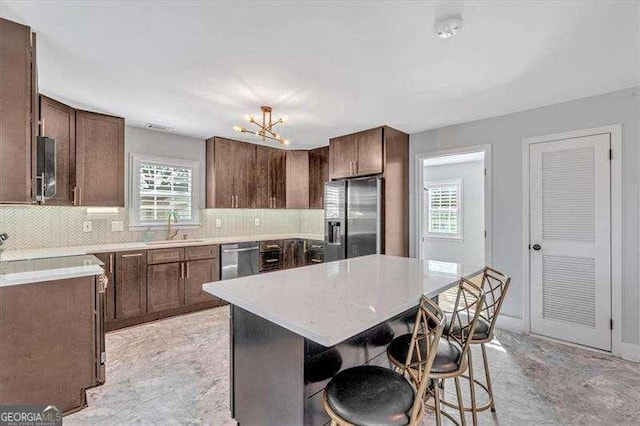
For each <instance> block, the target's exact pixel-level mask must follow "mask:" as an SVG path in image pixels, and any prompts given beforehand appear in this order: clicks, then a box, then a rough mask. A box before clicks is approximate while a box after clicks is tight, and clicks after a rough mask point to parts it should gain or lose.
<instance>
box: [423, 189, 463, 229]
mask: <svg viewBox="0 0 640 426" xmlns="http://www.w3.org/2000/svg"><path fill="white" fill-rule="evenodd" d="M425 191H426V196H425V197H424V200H425V203H426V204H427V205H426V206H425V210H426V211H427V215H426V220H427V223H426V224H425V225H426V226H425V229H426V230H427V235H426V236H427V237H437V238H458V239H461V238H462V181H461V180H460V181H454V182H439V183H430V184H428V185H427V186H426V187H425Z"/></svg>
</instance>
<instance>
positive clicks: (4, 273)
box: [0, 255, 104, 287]
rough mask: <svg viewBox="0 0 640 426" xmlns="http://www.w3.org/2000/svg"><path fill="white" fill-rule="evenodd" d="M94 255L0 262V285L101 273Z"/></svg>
mask: <svg viewBox="0 0 640 426" xmlns="http://www.w3.org/2000/svg"><path fill="white" fill-rule="evenodd" d="M103 266H104V264H103V263H102V262H101V261H100V260H99V259H98V258H97V257H95V256H90V255H83V256H68V257H55V258H45V259H33V260H14V261H5V262H0V287H8V286H12V285H20V284H31V283H37V282H43V281H54V280H64V279H68V278H79V277H88V276H91V275H99V274H103V273H104V270H103V269H102V267H103Z"/></svg>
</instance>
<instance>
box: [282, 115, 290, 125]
mask: <svg viewBox="0 0 640 426" xmlns="http://www.w3.org/2000/svg"><path fill="white" fill-rule="evenodd" d="M280 121H281V122H283V123H286V122H287V121H289V117H287V116H286V115H283V116H282V117H280Z"/></svg>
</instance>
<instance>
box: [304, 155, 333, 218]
mask: <svg viewBox="0 0 640 426" xmlns="http://www.w3.org/2000/svg"><path fill="white" fill-rule="evenodd" d="M328 180H329V147H328V146H325V147H322V148H317V149H312V150H311V151H309V208H311V209H321V208H323V207H324V204H323V201H324V200H323V197H324V184H325V182H327V181H328Z"/></svg>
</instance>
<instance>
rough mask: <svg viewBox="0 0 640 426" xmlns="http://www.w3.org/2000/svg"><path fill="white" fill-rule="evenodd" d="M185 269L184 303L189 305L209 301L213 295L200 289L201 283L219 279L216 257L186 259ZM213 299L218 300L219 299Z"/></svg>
mask: <svg viewBox="0 0 640 426" xmlns="http://www.w3.org/2000/svg"><path fill="white" fill-rule="evenodd" d="M185 269H186V271H185V278H184V303H185V304H186V305H191V304H194V303H202V302H207V301H210V300H211V299H212V298H213V296H212V295H210V294H209V293H207V292H205V291H204V290H202V284H204V283H208V282H212V281H218V280H219V279H220V277H219V275H220V272H219V269H220V266H219V260H218V258H215V259H203V260H192V261H188V262H186V266H185ZM214 299H215V300H216V302H217V303H219V302H220V299H217V298H214Z"/></svg>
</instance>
